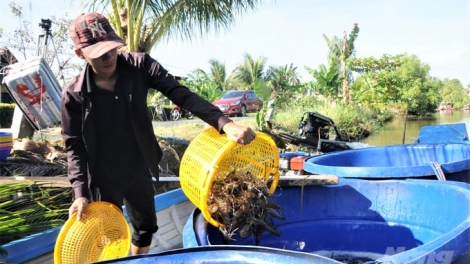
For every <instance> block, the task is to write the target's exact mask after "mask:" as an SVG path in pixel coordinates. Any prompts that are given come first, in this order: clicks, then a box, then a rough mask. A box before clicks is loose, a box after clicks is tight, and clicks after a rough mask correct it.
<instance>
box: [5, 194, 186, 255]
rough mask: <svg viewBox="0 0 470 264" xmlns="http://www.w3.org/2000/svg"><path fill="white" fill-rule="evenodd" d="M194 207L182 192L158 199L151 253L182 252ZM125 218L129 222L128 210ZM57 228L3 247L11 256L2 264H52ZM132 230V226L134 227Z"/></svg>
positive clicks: (158, 196)
mask: <svg viewBox="0 0 470 264" xmlns="http://www.w3.org/2000/svg"><path fill="white" fill-rule="evenodd" d="M194 208H195V207H194V205H193V204H192V203H191V202H190V201H189V200H188V198H187V197H186V196H185V195H184V193H183V191H182V189H181V188H179V189H175V190H172V191H169V192H166V193H163V194H159V195H156V196H155V209H156V211H157V221H158V225H159V229H158V232H157V233H155V234H154V235H153V237H152V244H151V245H150V253H158V252H162V251H166V250H171V249H176V248H181V247H182V245H183V240H182V234H183V229H184V225H185V223H186V221H187V220H188V218H189V216H190V215H191V213H192V212H193V210H194ZM123 212H124V215H125V216H126V219H127V220H128V221H129V217H128V216H127V211H126V208H125V207H123ZM61 228H62V227H57V228H54V229H51V230H47V231H44V232H41V233H38V234H35V235H32V236H28V237H25V238H23V239H20V240H16V241H12V242H10V243H8V244H5V245H1V247H2V248H4V249H5V250H7V252H8V255H7V256H0V263H3V262H6V263H25V264H52V263H54V256H53V250H54V246H55V241H56V238H57V236H58V235H59V232H60V229H61ZM130 228H131V229H132V226H130Z"/></svg>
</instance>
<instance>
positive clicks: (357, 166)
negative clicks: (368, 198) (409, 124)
mask: <svg viewBox="0 0 470 264" xmlns="http://www.w3.org/2000/svg"><path fill="white" fill-rule="evenodd" d="M432 161H434V162H437V163H439V164H440V165H441V168H442V170H443V172H444V174H445V176H446V178H447V180H455V181H462V182H467V183H470V145H468V144H405V145H393V146H386V147H371V148H362V149H354V150H345V151H339V152H333V153H328V154H323V155H318V156H313V157H310V158H307V159H306V160H305V163H304V170H305V171H307V172H310V173H313V174H333V175H336V176H338V177H348V178H367V179H390V178H420V177H423V178H430V179H437V178H436V174H435V172H434V169H433V167H432V166H431V162H432Z"/></svg>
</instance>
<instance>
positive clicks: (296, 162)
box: [290, 156, 307, 171]
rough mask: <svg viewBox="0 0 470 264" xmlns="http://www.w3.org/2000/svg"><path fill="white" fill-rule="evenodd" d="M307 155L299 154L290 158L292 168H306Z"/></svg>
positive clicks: (297, 169) (299, 169)
mask: <svg viewBox="0 0 470 264" xmlns="http://www.w3.org/2000/svg"><path fill="white" fill-rule="evenodd" d="M306 158H307V157H305V156H297V157H293V158H292V159H291V160H290V169H291V170H295V171H302V170H304V161H305V159H306Z"/></svg>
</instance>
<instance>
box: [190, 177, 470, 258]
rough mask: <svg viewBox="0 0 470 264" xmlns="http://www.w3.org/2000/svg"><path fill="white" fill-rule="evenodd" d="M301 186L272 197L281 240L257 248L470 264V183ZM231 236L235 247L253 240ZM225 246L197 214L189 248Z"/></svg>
mask: <svg viewBox="0 0 470 264" xmlns="http://www.w3.org/2000/svg"><path fill="white" fill-rule="evenodd" d="M301 188H302V187H282V189H279V190H277V192H276V193H275V194H274V195H273V196H272V198H273V199H274V201H275V202H276V203H277V204H279V205H281V206H283V207H284V208H285V209H284V210H282V211H280V212H281V214H283V215H284V216H285V217H286V219H285V220H278V219H273V220H274V224H275V226H276V227H277V228H278V229H279V230H280V231H281V232H282V234H281V236H280V237H278V236H275V235H273V234H271V233H264V234H263V236H262V237H261V240H260V244H259V246H262V247H271V248H277V249H285V250H293V251H299V252H306V253H309V254H312V255H320V256H324V257H328V258H331V259H334V260H337V261H343V262H344V263H366V262H367V263H387V264H389V263H390V264H392V263H393V264H411V263H416V264H418V263H451V262H452V263H462V264H468V263H470V207H469V204H470V185H469V184H466V183H461V182H449V181H430V180H414V179H410V180H383V181H369V180H360V179H340V183H339V184H338V185H328V186H304V187H303V189H301ZM232 238H233V240H231V241H230V244H231V245H254V243H255V242H254V241H255V240H254V238H251V237H249V238H246V239H242V238H240V237H239V236H238V235H235V236H234V237H232ZM222 244H224V242H223V240H222V239H221V234H220V233H219V230H218V228H215V227H214V226H212V225H210V224H208V223H207V222H206V221H205V220H204V218H203V216H202V214H201V213H200V212H199V211H198V210H197V209H196V210H195V211H194V212H193V214H192V215H191V216H190V218H189V219H188V221H187V223H186V225H185V227H184V232H183V246H184V247H185V248H190V247H196V246H209V245H212V246H214V245H222ZM348 261H349V262H348Z"/></svg>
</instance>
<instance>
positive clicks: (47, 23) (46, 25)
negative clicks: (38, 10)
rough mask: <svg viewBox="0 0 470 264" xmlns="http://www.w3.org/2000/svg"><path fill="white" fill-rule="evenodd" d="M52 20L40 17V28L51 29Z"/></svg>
mask: <svg viewBox="0 0 470 264" xmlns="http://www.w3.org/2000/svg"><path fill="white" fill-rule="evenodd" d="M51 25H52V21H51V20H50V19H43V18H41V23H39V26H40V27H42V29H44V30H46V31H48V30H50V29H51Z"/></svg>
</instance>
